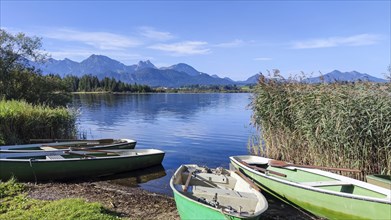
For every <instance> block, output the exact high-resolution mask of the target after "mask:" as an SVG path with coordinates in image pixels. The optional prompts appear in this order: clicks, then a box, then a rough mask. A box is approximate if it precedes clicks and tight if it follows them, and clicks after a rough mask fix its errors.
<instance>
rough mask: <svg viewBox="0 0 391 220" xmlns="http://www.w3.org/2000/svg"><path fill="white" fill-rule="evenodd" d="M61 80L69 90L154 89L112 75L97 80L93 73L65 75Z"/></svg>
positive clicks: (131, 90)
mask: <svg viewBox="0 0 391 220" xmlns="http://www.w3.org/2000/svg"><path fill="white" fill-rule="evenodd" d="M57 77H59V76H57ZM62 80H63V83H64V84H65V86H66V87H67V89H68V91H70V92H132V93H145V92H154V89H152V88H151V87H149V86H147V85H139V84H137V83H135V84H130V83H125V82H122V81H121V80H116V79H115V78H113V77H112V78H109V77H105V78H103V79H101V80H99V78H98V77H97V76H93V75H84V76H82V77H77V76H73V75H67V76H65V77H64V78H63V79H62Z"/></svg>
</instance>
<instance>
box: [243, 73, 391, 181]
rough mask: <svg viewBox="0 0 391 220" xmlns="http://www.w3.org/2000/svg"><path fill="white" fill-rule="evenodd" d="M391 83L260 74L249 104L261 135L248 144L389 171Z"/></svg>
mask: <svg viewBox="0 0 391 220" xmlns="http://www.w3.org/2000/svg"><path fill="white" fill-rule="evenodd" d="M390 88H391V83H388V84H373V83H364V82H361V83H355V84H346V83H345V84H344V83H340V84H338V83H334V84H317V85H313V84H300V83H296V82H292V81H291V82H287V81H283V80H266V79H261V80H260V81H259V83H258V85H257V86H256V90H255V93H254V97H253V100H252V104H251V106H252V110H253V123H254V124H255V125H256V126H258V127H259V128H260V130H261V134H260V140H259V142H258V145H257V146H255V147H254V146H250V148H251V149H252V150H253V151H254V153H259V154H262V155H264V156H268V157H271V158H274V159H281V160H285V161H289V162H293V163H299V164H311V165H319V166H329V167H345V168H356V169H360V170H363V173H364V174H371V173H378V174H391V95H390V91H391V90H390ZM357 178H362V176H361V177H357Z"/></svg>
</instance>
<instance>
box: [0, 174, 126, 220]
mask: <svg viewBox="0 0 391 220" xmlns="http://www.w3.org/2000/svg"><path fill="white" fill-rule="evenodd" d="M24 188H25V187H24V185H22V184H20V183H17V182H15V180H9V181H7V182H3V183H2V182H0V219H97V220H98V219H103V220H105V219H107V220H110V219H119V217H117V216H116V215H115V214H114V213H110V212H109V211H108V210H106V209H105V208H104V207H103V206H102V205H101V204H99V203H89V202H86V201H84V200H83V199H61V200H56V201H42V200H36V199H30V198H28V197H27V196H26V194H25V193H24V190H25V189H24Z"/></svg>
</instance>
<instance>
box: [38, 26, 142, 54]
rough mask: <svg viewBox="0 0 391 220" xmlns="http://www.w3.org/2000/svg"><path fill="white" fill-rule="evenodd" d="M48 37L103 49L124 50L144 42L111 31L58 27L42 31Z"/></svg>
mask: <svg viewBox="0 0 391 220" xmlns="http://www.w3.org/2000/svg"><path fill="white" fill-rule="evenodd" d="M42 36H44V37H46V38H52V39H57V40H63V41H75V42H80V43H84V44H87V45H90V46H93V47H95V48H98V49H101V50H124V49H126V48H130V47H136V46H139V45H141V44H142V43H141V42H140V41H139V40H137V39H134V38H131V37H127V36H123V35H119V34H113V33H109V32H86V31H77V30H72V29H57V30H52V31H47V32H45V33H42Z"/></svg>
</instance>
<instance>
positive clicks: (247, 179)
mask: <svg viewBox="0 0 391 220" xmlns="http://www.w3.org/2000/svg"><path fill="white" fill-rule="evenodd" d="M235 173H236V174H238V175H239V176H240V177H242V178H243V179H244V180H245V181H246V182H247V183H248V184H250V186H251V187H252V188H254V189H255V190H257V191H261V189H260V188H259V187H258V186H257V185H255V184H254V182H253V181H251V180H250V179H249V178H248V177H247V176H246V175H244V174H243V173H242V172H240V171H239V170H235Z"/></svg>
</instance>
